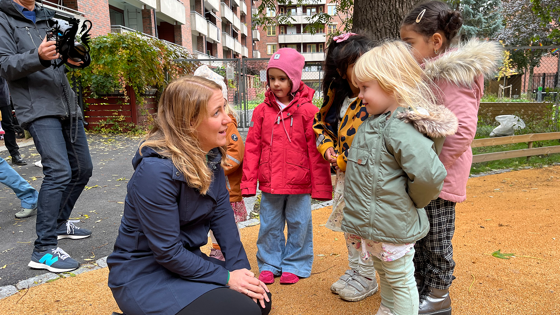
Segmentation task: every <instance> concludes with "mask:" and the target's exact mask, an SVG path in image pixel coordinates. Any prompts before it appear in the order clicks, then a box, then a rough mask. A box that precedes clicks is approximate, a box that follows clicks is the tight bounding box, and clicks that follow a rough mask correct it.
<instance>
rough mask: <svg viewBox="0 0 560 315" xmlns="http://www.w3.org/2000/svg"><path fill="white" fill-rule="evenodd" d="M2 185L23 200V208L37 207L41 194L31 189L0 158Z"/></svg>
mask: <svg viewBox="0 0 560 315" xmlns="http://www.w3.org/2000/svg"><path fill="white" fill-rule="evenodd" d="M0 183H2V184H4V185H6V186H8V187H10V188H11V189H12V190H13V191H14V193H15V194H16V196H17V197H18V198H19V200H21V207H22V208H27V209H33V208H35V206H36V205H37V196H38V195H39V194H38V193H37V191H36V190H35V188H33V187H31V185H29V183H28V182H27V181H26V180H25V179H23V178H22V177H21V176H20V175H19V174H18V173H17V172H16V171H14V169H13V168H12V167H11V166H10V165H9V164H8V162H6V161H4V159H3V158H0Z"/></svg>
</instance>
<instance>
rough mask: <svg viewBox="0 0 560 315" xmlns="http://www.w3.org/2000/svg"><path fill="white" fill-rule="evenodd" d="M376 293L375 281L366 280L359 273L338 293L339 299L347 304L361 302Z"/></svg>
mask: <svg viewBox="0 0 560 315" xmlns="http://www.w3.org/2000/svg"><path fill="white" fill-rule="evenodd" d="M375 292H377V280H376V279H375V274H374V276H373V279H371V280H368V279H367V278H365V277H363V276H362V275H360V274H359V273H356V274H354V275H353V276H352V279H350V280H349V281H348V284H347V285H346V287H345V288H344V289H342V290H341V291H339V292H338V295H339V296H340V298H341V299H343V300H345V301H349V302H357V301H361V300H363V299H365V298H367V297H368V296H371V295H373V294H375Z"/></svg>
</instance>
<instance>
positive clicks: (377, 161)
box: [369, 120, 387, 226]
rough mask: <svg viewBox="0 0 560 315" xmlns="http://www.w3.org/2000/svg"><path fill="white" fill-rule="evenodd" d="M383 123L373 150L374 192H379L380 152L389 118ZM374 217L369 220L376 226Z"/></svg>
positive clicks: (374, 205)
mask: <svg viewBox="0 0 560 315" xmlns="http://www.w3.org/2000/svg"><path fill="white" fill-rule="evenodd" d="M381 124H382V125H383V130H380V131H381V132H378V133H377V137H378V139H377V143H376V144H375V151H373V152H375V160H374V164H373V166H374V170H373V172H372V173H373V183H372V184H373V187H375V188H374V189H375V191H374V192H373V193H374V194H376V193H377V188H378V184H377V177H378V171H379V167H380V165H379V164H380V159H381V154H380V152H381V141H382V140H383V134H384V133H385V128H387V120H384V121H383V122H381ZM370 152H371V151H370ZM369 157H371V154H370V156H369ZM372 205H373V207H374V208H373V213H375V212H376V210H377V209H376V208H377V207H376V203H375V202H372ZM373 218H374V216H370V222H369V224H370V226H375V225H374V222H373Z"/></svg>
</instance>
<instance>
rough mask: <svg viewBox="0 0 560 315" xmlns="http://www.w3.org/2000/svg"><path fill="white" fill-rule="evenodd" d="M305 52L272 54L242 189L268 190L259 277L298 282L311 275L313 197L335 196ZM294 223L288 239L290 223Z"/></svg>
mask: <svg viewBox="0 0 560 315" xmlns="http://www.w3.org/2000/svg"><path fill="white" fill-rule="evenodd" d="M304 65H305V59H304V57H303V56H302V55H301V54H300V53H298V52H297V51H296V50H295V49H291V48H282V49H280V50H278V51H277V52H276V53H274V55H273V56H272V57H271V58H270V62H269V64H268V68H267V78H268V86H269V88H268V90H267V92H266V99H265V101H264V103H262V104H260V105H259V106H258V107H257V108H256V109H255V110H254V112H253V117H252V121H251V127H250V128H249V133H248V134H247V140H246V143H245V160H244V162H243V178H242V180H241V193H242V195H243V196H244V197H249V196H254V195H255V194H256V190H257V180H258V182H259V188H260V189H261V190H262V197H261V208H260V219H261V224H260V230H259V238H258V240H257V262H258V264H259V271H260V275H259V279H260V280H261V281H263V282H264V283H268V284H271V283H274V277H275V276H279V275H281V278H280V283H282V284H293V283H296V282H298V280H299V278H300V277H304V278H305V277H309V276H310V275H311V266H312V264H313V229H312V223H311V197H313V198H315V199H319V200H330V199H331V198H332V184H331V177H330V172H329V164H328V163H327V162H326V161H325V160H324V159H323V158H322V157H321V154H319V152H318V151H317V148H316V146H315V133H314V132H313V117H314V116H315V114H316V113H317V112H318V108H317V107H315V106H314V105H313V103H312V98H313V94H314V92H315V91H313V90H312V89H311V88H309V87H308V86H307V85H305V84H304V83H303V82H301V73H302V70H303V67H304ZM286 223H287V225H288V238H287V240H286V239H285V237H284V226H285V224H286Z"/></svg>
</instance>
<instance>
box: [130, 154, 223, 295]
mask: <svg viewBox="0 0 560 315" xmlns="http://www.w3.org/2000/svg"><path fill="white" fill-rule="evenodd" d="M165 168H167V169H165ZM180 185H181V183H180V182H178V181H175V180H173V178H172V168H171V167H169V166H167V165H162V163H161V162H158V159H154V160H153V161H150V159H144V161H142V163H141V164H140V165H139V166H138V167H137V169H136V171H135V174H134V178H133V182H131V186H130V187H129V190H128V196H129V198H130V199H131V201H132V202H133V204H134V207H135V209H136V211H137V214H138V220H139V222H140V225H141V228H142V232H143V233H144V234H145V235H146V238H147V239H148V244H149V247H150V249H151V250H152V251H153V254H154V257H155V259H156V261H157V262H158V263H159V264H160V265H162V266H163V267H165V268H166V269H167V270H169V271H171V272H173V273H175V274H177V275H179V276H180V277H181V278H184V279H187V280H190V281H199V282H210V283H216V284H222V285H226V284H227V278H228V274H227V270H226V269H225V268H224V267H222V266H219V265H217V264H213V263H212V262H210V261H207V260H205V259H203V258H202V257H200V256H198V255H196V254H194V253H192V252H190V251H189V250H187V249H186V248H184V247H183V244H182V242H181V239H180V233H181V225H180V220H179V206H178V203H177V200H178V199H179V198H178V197H179V196H178V195H179V192H180Z"/></svg>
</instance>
